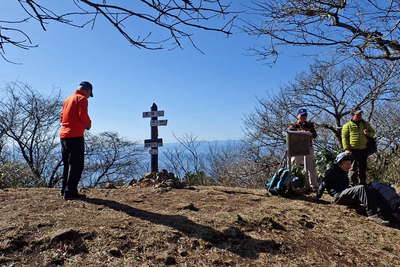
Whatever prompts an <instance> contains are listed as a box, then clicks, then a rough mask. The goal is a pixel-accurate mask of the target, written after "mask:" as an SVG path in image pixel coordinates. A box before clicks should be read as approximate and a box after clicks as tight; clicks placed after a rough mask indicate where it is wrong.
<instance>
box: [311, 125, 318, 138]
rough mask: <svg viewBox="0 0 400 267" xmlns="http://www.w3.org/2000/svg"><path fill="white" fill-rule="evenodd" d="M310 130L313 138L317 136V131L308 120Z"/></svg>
mask: <svg viewBox="0 0 400 267" xmlns="http://www.w3.org/2000/svg"><path fill="white" fill-rule="evenodd" d="M310 132H311V133H312V137H313V138H317V136H318V134H317V131H316V130H315V126H314V123H312V122H310Z"/></svg>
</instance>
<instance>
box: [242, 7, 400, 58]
mask: <svg viewBox="0 0 400 267" xmlns="http://www.w3.org/2000/svg"><path fill="white" fill-rule="evenodd" d="M250 9H251V10H252V12H253V13H256V15H259V16H260V17H261V22H254V21H248V23H247V26H245V30H246V31H247V32H248V33H249V34H251V35H256V36H259V37H265V39H266V44H265V46H263V47H262V48H259V49H256V52H257V53H258V54H259V55H261V56H262V57H264V58H267V59H273V60H276V57H277V56H278V55H279V53H280V52H281V51H282V50H283V49H285V48H286V47H288V46H297V47H319V48H322V49H323V48H326V47H328V48H333V49H334V50H335V51H336V52H337V53H336V54H337V55H339V54H345V55H347V56H349V55H350V56H358V57H362V58H366V59H384V60H390V61H395V60H399V59H400V44H399V42H398V40H399V37H400V28H399V25H400V23H399V21H400V2H399V1H395V0H388V1H381V0H354V1H347V0H254V2H253V5H251V7H250ZM251 18H257V17H256V16H254V14H253V16H251Z"/></svg>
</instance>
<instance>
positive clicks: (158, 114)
mask: <svg viewBox="0 0 400 267" xmlns="http://www.w3.org/2000/svg"><path fill="white" fill-rule="evenodd" d="M162 116H164V110H158V111H146V112H143V118H150V117H162Z"/></svg>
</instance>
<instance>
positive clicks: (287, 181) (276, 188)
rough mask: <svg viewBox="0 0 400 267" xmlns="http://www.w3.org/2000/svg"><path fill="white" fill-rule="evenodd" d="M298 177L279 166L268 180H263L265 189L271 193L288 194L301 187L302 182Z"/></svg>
mask: <svg viewBox="0 0 400 267" xmlns="http://www.w3.org/2000/svg"><path fill="white" fill-rule="evenodd" d="M300 180H301V179H300V178H299V177H294V176H293V175H292V173H291V172H290V171H289V170H288V169H286V168H280V169H278V171H277V172H276V173H275V174H274V175H273V176H272V178H271V179H270V180H267V181H266V182H265V189H267V191H268V192H270V193H271V194H272V195H279V196H288V195H290V194H292V193H293V192H294V191H295V190H294V189H295V188H297V187H302V186H303V182H302V181H300Z"/></svg>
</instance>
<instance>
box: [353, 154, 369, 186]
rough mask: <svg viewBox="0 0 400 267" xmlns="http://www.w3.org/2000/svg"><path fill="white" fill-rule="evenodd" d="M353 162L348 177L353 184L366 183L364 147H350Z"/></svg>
mask: <svg viewBox="0 0 400 267" xmlns="http://www.w3.org/2000/svg"><path fill="white" fill-rule="evenodd" d="M351 155H352V156H353V159H354V160H353V163H352V164H351V169H350V170H349V179H350V181H351V183H352V184H353V185H357V184H366V183H367V159H368V152H367V150H366V149H352V150H351Z"/></svg>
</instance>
